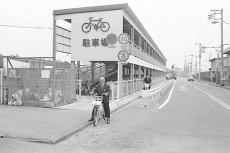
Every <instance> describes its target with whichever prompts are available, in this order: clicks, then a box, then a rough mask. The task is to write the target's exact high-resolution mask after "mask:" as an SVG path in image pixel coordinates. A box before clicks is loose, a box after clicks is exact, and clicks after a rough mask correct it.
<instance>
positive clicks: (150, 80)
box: [144, 74, 152, 90]
mask: <svg viewBox="0 0 230 153" xmlns="http://www.w3.org/2000/svg"><path fill="white" fill-rule="evenodd" d="M144 83H146V84H148V85H149V90H150V88H151V83H152V79H151V77H150V76H149V74H147V76H146V77H145V78H144Z"/></svg>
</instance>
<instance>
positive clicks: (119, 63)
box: [117, 62, 123, 99]
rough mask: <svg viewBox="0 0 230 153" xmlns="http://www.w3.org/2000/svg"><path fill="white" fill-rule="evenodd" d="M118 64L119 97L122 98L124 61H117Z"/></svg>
mask: <svg viewBox="0 0 230 153" xmlns="http://www.w3.org/2000/svg"><path fill="white" fill-rule="evenodd" d="M117 64H118V66H117V68H118V70H117V73H118V74H117V99H120V98H121V95H120V93H121V89H122V88H121V81H122V73H123V70H122V63H121V62H117Z"/></svg>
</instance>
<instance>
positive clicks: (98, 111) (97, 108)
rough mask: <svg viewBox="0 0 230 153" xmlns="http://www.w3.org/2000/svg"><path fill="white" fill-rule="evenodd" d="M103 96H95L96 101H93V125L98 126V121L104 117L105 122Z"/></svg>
mask: <svg viewBox="0 0 230 153" xmlns="http://www.w3.org/2000/svg"><path fill="white" fill-rule="evenodd" d="M102 101H103V96H94V100H93V101H92V104H93V105H94V107H93V125H94V126H97V121H98V120H99V119H100V118H101V117H103V119H104V120H105V113H104V107H103V105H102Z"/></svg>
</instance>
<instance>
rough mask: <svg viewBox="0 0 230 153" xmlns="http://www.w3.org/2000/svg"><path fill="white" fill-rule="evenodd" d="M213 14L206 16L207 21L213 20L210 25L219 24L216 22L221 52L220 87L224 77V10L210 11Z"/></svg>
mask: <svg viewBox="0 0 230 153" xmlns="http://www.w3.org/2000/svg"><path fill="white" fill-rule="evenodd" d="M211 12H213V13H212V14H209V15H208V18H209V20H213V21H212V23H213V24H216V23H219V22H218V20H219V21H220V31H221V32H220V38H221V39H220V52H221V62H220V84H221V85H222V82H221V81H222V80H223V77H224V59H223V50H224V27H223V23H224V20H223V18H224V17H223V16H224V13H223V12H224V10H223V9H220V10H211ZM216 14H220V19H218V18H216Z"/></svg>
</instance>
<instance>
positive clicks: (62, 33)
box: [56, 26, 71, 53]
mask: <svg viewBox="0 0 230 153" xmlns="http://www.w3.org/2000/svg"><path fill="white" fill-rule="evenodd" d="M70 34H71V32H70V31H69V30H67V29H64V28H62V27H58V26H57V27H56V47H57V48H56V50H57V51H59V52H64V53H70V47H71V37H70Z"/></svg>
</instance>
